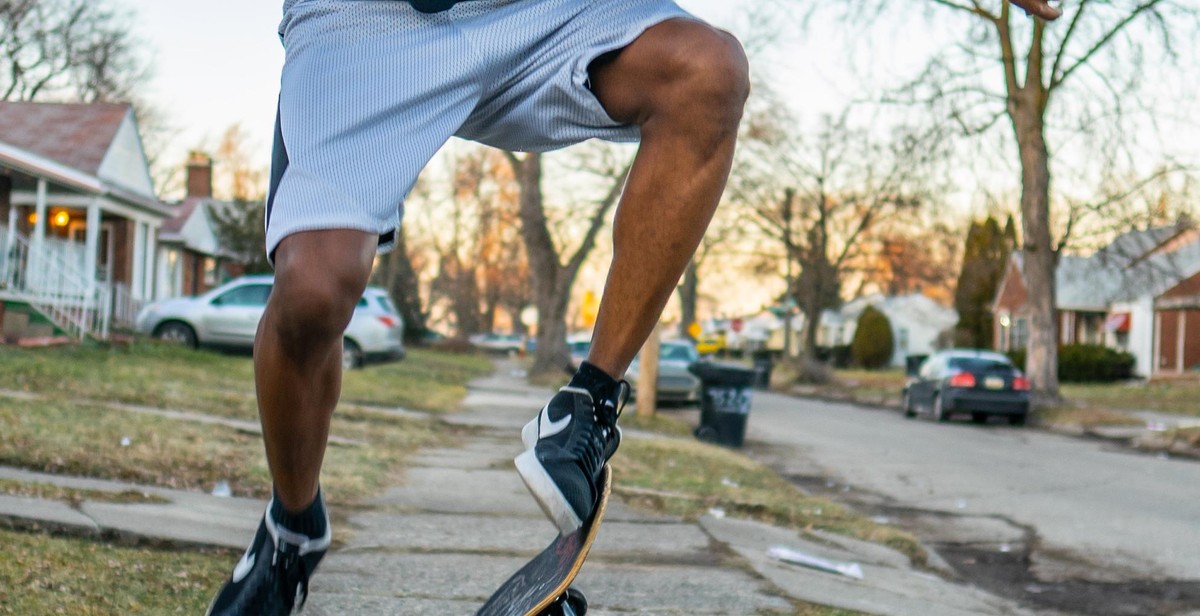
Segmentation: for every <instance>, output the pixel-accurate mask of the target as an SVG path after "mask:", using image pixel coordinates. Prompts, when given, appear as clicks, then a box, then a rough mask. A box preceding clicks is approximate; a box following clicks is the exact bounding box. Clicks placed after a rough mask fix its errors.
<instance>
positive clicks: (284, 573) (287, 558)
mask: <svg viewBox="0 0 1200 616" xmlns="http://www.w3.org/2000/svg"><path fill="white" fill-rule="evenodd" d="M314 508H316V509H314ZM280 509H281V508H280V507H277V506H276V505H275V500H274V499H272V501H271V505H268V506H267V513H266V514H265V515H263V519H262V522H260V523H259V525H258V534H256V535H255V536H254V541H253V542H252V543H251V544H250V547H249V548H248V549H247V550H246V553H245V554H244V555H243V556H242V560H240V561H238V564H237V566H236V567H234V569H233V575H232V576H231V577H230V578H229V580H227V581H226V582H225V585H224V586H222V587H221V590H220V591H219V592H218V593H217V596H216V597H215V598H214V599H213V602H212V605H210V606H209V608H208V616H286V615H288V614H291V613H292V611H293V610H296V611H299V610H301V609H303V607H304V602H305V601H306V600H307V599H308V577H309V575H311V574H312V572H313V571H314V570H315V569H316V568H317V563H319V562H321V558H322V557H324V556H325V551H326V550H328V549H329V544H330V540H331V528H330V525H329V517H328V514H327V513H326V512H325V507H324V502H323V498H322V496H321V494H320V493H318V494H317V502H316V503H314V505H313V506H312V507H310V511H312V512H313V513H315V515H319V516H322V517H323V518H324V519H323V522H324V523H323V524H321V520H317V525H318V527H320V528H323V531H322V533H321V536H319V537H317V538H315V539H314V538H312V537H309V536H308V535H305V534H302V533H299V532H296V531H294V530H290V529H288V528H285V527H284V526H283V525H281V524H280V523H279V522H278V521H277V520H276V519H275V518H277V517H279V515H278V514H276V515H273V514H272V512H273V511H276V512H278V511H279V510H280Z"/></svg>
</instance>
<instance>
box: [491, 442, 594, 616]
mask: <svg viewBox="0 0 1200 616" xmlns="http://www.w3.org/2000/svg"><path fill="white" fill-rule="evenodd" d="M600 481H601V484H602V485H603V486H604V489H603V491H602V492H601V493H600V503H599V504H598V505H597V506H596V511H595V512H594V513H593V514H592V517H591V519H590V520H588V521H587V522H585V523H584V525H583V526H581V527H579V530H576V531H575V532H573V533H571V534H569V535H561V534H560V535H559V536H558V537H556V538H555V539H554V541H553V542H552V543H551V544H550V545H549V546H546V549H544V550H542V552H541V553H540V554H538V555H537V556H535V557H533V560H531V561H529V562H528V563H526V564H525V566H523V567H521V568H520V569H519V570H518V571H517V572H516V573H514V574H513V575H512V577H510V578H508V580H507V581H505V582H504V583H503V584H501V585H500V588H498V589H497V590H496V592H494V593H492V596H491V598H489V599H488V600H487V603H485V604H483V607H482V608H480V610H479V611H478V612H476V613H475V616H538V615H539V614H542V613H544V612H547V611H548V608H551V607H553V606H556V605H558V604H560V603H562V602H563V601H564V598H565V597H566V594H567V588H568V587H569V586H570V585H571V582H572V581H574V580H575V576H576V575H578V574H579V570H580V568H582V567H583V561H584V560H586V559H587V556H588V551H589V550H591V549H592V544H593V543H595V541H596V535H597V534H599V531H600V523H601V522H603V521H604V512H605V510H606V509H607V508H608V497H609V494H610V493H611V492H612V469H611V468H610V467H609V466H608V465H607V464H606V465H605V466H604V471H603V474H602V475H601V478H600Z"/></svg>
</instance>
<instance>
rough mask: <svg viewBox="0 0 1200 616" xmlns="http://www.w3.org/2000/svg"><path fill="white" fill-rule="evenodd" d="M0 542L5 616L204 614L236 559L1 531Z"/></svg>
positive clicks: (0, 602)
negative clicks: (213, 594) (0, 546)
mask: <svg viewBox="0 0 1200 616" xmlns="http://www.w3.org/2000/svg"><path fill="white" fill-rule="evenodd" d="M0 545H3V546H4V558H0V615H4V616H9V615H12V616H49V615H52V614H70V615H71V616H101V615H104V616H107V615H110V614H152V615H158V614H203V613H204V610H205V609H207V607H208V601H209V599H211V598H212V592H213V589H214V588H216V587H217V586H219V585H220V584H221V581H222V580H223V579H224V578H225V576H227V575H228V574H229V563H230V562H232V559H233V558H236V556H233V555H232V554H231V553H229V552H227V551H224V550H203V551H196V550H188V551H175V550H165V549H154V548H143V547H124V546H115V545H109V544H105V543H100V542H95V541H90V540H87V539H77V538H71V537H53V536H50V535H46V534H43V533H37V532H30V533H26V532H13V531H9V530H3V529H0Z"/></svg>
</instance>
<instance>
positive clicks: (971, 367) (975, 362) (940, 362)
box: [903, 349, 1029, 425]
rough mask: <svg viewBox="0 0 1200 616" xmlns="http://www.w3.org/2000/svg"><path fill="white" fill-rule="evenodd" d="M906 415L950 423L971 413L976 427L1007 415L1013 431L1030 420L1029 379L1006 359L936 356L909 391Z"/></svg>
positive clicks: (962, 353) (962, 352)
mask: <svg viewBox="0 0 1200 616" xmlns="http://www.w3.org/2000/svg"><path fill="white" fill-rule="evenodd" d="M903 393H904V415H905V417H915V416H916V415H917V413H927V414H929V415H930V416H932V417H935V418H937V420H938V421H949V419H950V417H951V416H952V415H953V414H955V413H970V414H971V419H972V420H973V421H975V422H976V423H985V422H987V420H988V416H989V415H1003V416H1005V417H1007V418H1008V422H1009V423H1010V424H1013V425H1021V424H1024V423H1025V419H1026V417H1028V415H1029V379H1028V378H1026V377H1025V375H1024V374H1022V373H1021V371H1020V370H1018V369H1017V367H1016V366H1014V365H1013V363H1012V360H1010V359H1009V358H1008V357H1006V356H1004V355H1001V354H1000V353H994V352H991V351H975V350H967V349H953V350H948V351H939V352H937V353H934V354H933V355H931V356H930V357H929V358H928V359H926V360H925V361H924V362H923V363H921V365H920V367H919V368H918V369H917V370H916V371H915V373H914V374H910V375H909V379H908V382H907V384H905V386H904V392H903Z"/></svg>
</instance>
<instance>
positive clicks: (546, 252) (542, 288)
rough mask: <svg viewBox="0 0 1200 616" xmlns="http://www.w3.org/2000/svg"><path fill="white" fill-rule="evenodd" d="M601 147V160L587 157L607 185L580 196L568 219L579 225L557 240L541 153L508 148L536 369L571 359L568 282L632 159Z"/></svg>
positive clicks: (555, 367)
mask: <svg viewBox="0 0 1200 616" xmlns="http://www.w3.org/2000/svg"><path fill="white" fill-rule="evenodd" d="M600 151H601V152H603V153H607V155H605V156H601V159H602V160H601V161H599V162H598V163H597V162H596V161H591V164H589V165H588V168H589V170H590V171H591V172H592V175H594V176H597V177H598V178H599V181H600V182H602V183H603V184H604V185H605V186H604V187H603V191H604V192H603V195H602V196H601V197H600V198H599V199H598V200H594V201H591V200H587V201H580V202H579V203H578V205H579V206H580V207H577V208H572V210H573V212H574V215H573V216H568V217H566V218H567V219H572V218H573V219H575V220H578V221H580V222H581V223H582V225H581V226H580V227H576V228H574V229H571V230H570V231H569V232H567V233H559V234H558V235H559V236H560V239H557V240H556V239H555V233H554V230H555V227H556V226H557V225H556V224H555V222H556V221H554V220H553V219H552V217H551V216H550V215H549V212H550V208H548V207H547V205H548V204H547V200H546V196H545V193H544V191H543V180H544V176H543V157H542V155H541V154H536V153H529V154H524V155H517V154H513V153H511V152H509V153H508V159H509V162H510V163H511V164H512V168H513V170H514V172H515V173H516V177H517V183H518V184H519V185H520V187H521V197H520V215H521V235H522V237H523V238H524V242H525V251H526V253H527V254H528V255H529V266H530V269H529V273H530V278H531V279H532V282H533V296H534V305H535V306H536V307H537V311H538V333H537V354H536V357H535V358H534V364H533V368H532V369H531V372H532V373H534V374H550V373H554V372H561V371H562V370H563V368H564V367H565V366H567V365H569V363H570V353H569V351H568V349H567V308H568V305H569V303H570V299H571V287H572V286H573V285H574V284H575V278H576V276H578V274H579V269H580V268H581V267H583V264H584V262H585V261H586V260H587V257H588V255H589V254H590V253H591V251H592V249H593V248H595V246H596V238H597V236H598V235H599V234H600V231H601V230H602V229H603V228H604V225H605V223H606V222H607V221H608V215H609V213H610V212H611V211H612V209H613V206H614V205H616V203H617V200H618V199H619V198H620V196H621V191H622V190H623V189H624V187H625V179H626V178H627V177H628V176H629V169H630V166H631V165H632V160H630V161H629V162H626V163H620V162H618V160H617V159H616V158H615V157H614V156H613V155H612V151H611V150H609V149H604V150H600ZM560 222H561V221H560ZM568 236H574V237H577V238H579V239H578V240H576V241H577V243H576V244H575V249H574V251H571V249H570V248H569V247H568V244H569V243H570V242H569V241H568V240H567V239H566V238H567V237H568ZM564 257H565V259H564Z"/></svg>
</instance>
